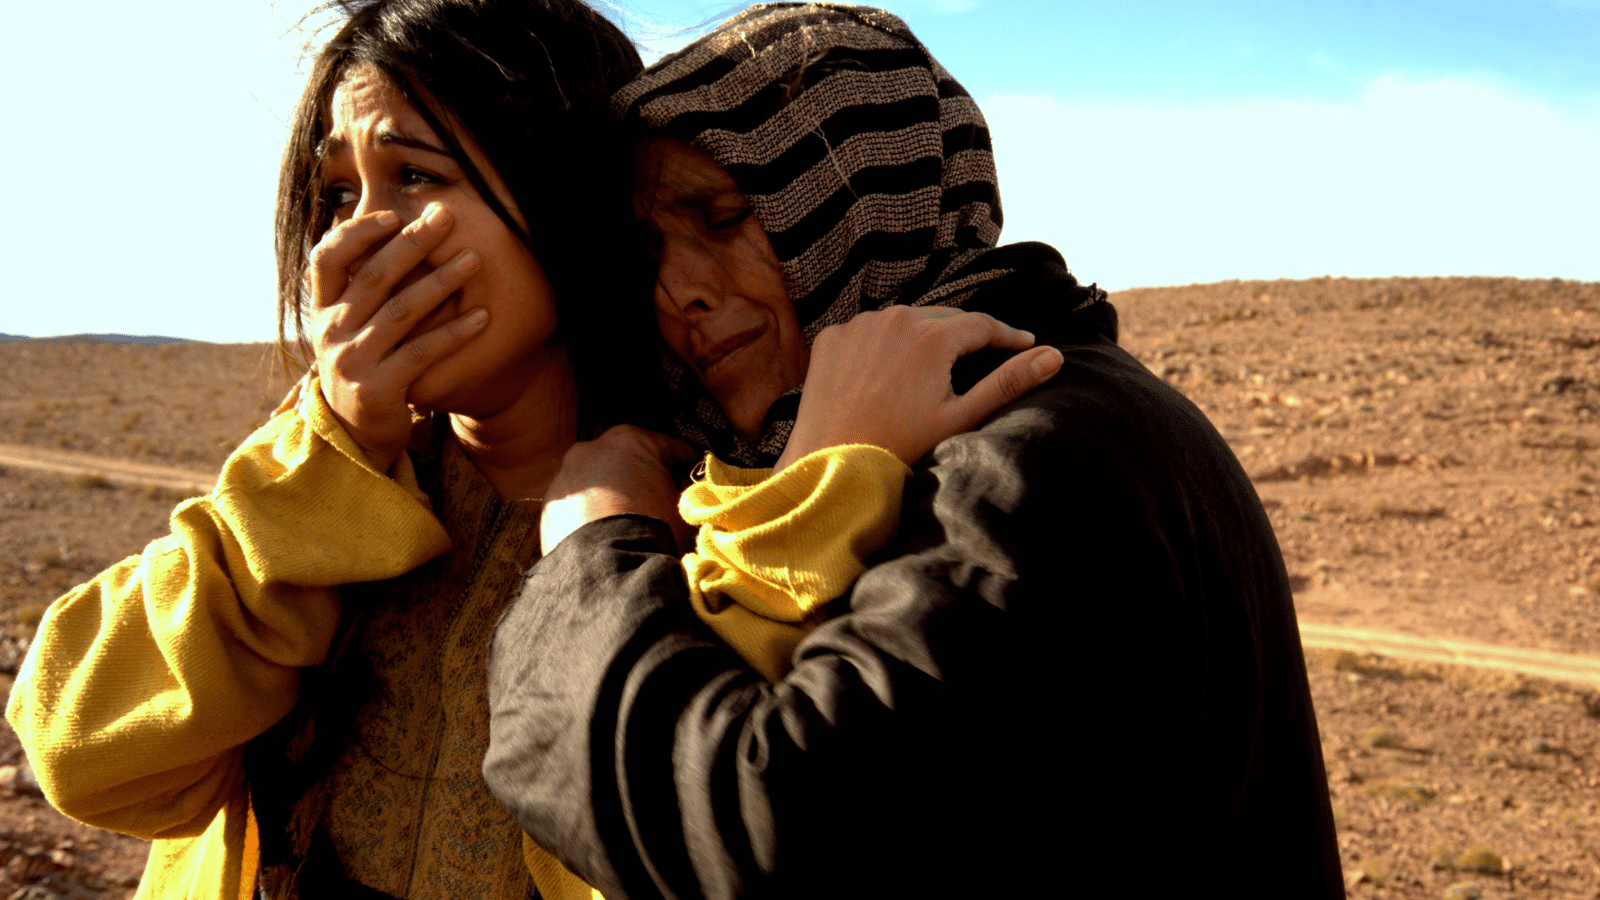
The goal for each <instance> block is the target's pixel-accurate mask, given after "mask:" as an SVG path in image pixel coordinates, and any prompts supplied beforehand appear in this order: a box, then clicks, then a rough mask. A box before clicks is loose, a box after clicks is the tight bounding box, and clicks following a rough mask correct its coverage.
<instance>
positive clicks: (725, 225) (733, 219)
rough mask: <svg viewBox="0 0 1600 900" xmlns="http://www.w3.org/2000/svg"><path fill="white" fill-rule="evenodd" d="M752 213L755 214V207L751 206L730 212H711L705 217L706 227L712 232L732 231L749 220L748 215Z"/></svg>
mask: <svg viewBox="0 0 1600 900" xmlns="http://www.w3.org/2000/svg"><path fill="white" fill-rule="evenodd" d="M753 212H755V207H753V206H746V207H744V208H743V209H739V210H735V211H731V212H730V211H726V210H712V211H710V212H708V213H707V215H706V227H707V228H708V229H710V230H711V231H712V232H727V231H732V230H734V229H736V228H738V227H739V226H740V225H743V224H744V220H745V219H748V218H750V214H751V213H753Z"/></svg>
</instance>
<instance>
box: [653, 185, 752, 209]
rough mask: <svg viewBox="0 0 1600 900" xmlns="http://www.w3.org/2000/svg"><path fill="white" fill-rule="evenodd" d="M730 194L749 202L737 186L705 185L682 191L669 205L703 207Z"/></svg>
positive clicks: (690, 207)
mask: <svg viewBox="0 0 1600 900" xmlns="http://www.w3.org/2000/svg"><path fill="white" fill-rule="evenodd" d="M731 196H736V197H738V198H739V199H740V201H741V202H744V203H749V202H750V198H749V197H746V196H745V194H744V192H743V191H741V190H739V189H738V187H735V186H727V185H723V186H717V185H707V186H705V187H700V188H695V189H694V190H692V191H684V192H683V193H681V194H679V195H678V196H676V197H674V198H673V199H672V203H671V204H670V205H671V206H672V207H673V208H675V209H684V208H688V209H703V208H705V207H707V206H710V205H712V204H713V203H715V202H717V201H718V200H721V199H723V198H724V197H731Z"/></svg>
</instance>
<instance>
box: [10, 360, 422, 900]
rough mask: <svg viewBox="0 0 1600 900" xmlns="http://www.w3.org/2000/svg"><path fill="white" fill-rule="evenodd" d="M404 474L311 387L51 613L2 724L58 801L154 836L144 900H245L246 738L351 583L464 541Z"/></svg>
mask: <svg viewBox="0 0 1600 900" xmlns="http://www.w3.org/2000/svg"><path fill="white" fill-rule="evenodd" d="M394 476H395V477H393V478H390V477H386V476H385V475H383V474H381V473H379V472H376V471H374V470H372V468H371V467H370V466H369V465H368V463H367V462H366V457H365V455H364V454H363V453H362V452H361V451H360V449H359V448H357V447H356V446H355V444H354V442H353V441H351V440H350V438H349V437H348V436H347V435H346V434H345V433H344V431H343V429H341V428H340V426H339V424H338V421H337V420H336V419H335V418H334V417H333V415H332V413H331V411H330V410H329V409H328V408H327V406H326V404H325V403H324V402H323V400H322V393H321V390H320V388H319V387H318V385H317V382H316V380H315V378H308V379H307V380H305V381H302V382H301V384H300V385H298V386H297V387H296V389H295V390H294V391H291V392H290V394H289V396H288V398H286V399H285V400H284V403H283V404H282V405H281V406H280V407H279V410H278V412H277V413H276V414H275V415H274V417H273V419H272V420H271V421H270V422H269V423H268V424H267V425H265V426H263V427H262V428H261V429H259V430H258V431H257V432H256V433H255V434H254V435H252V436H251V437H250V439H249V440H248V441H246V442H245V443H244V444H243V445H242V446H240V448H239V449H238V450H237V451H235V452H234V454H233V455H232V456H231V457H230V458H229V459H228V461H227V463H226V464H224V466H223V470H222V473H221V476H220V477H219V479H218V482H217V487H216V489H215V490H214V491H213V492H212V493H211V494H209V495H207V496H205V497H199V498H195V499H193V500H189V501H186V502H184V503H182V504H180V505H179V506H178V507H177V509H175V510H174V511H173V513H172V533H171V534H170V535H168V536H166V537H163V538H160V539H158V540H156V541H154V542H152V543H151V544H150V545H149V546H148V547H146V548H145V550H144V552H143V553H142V554H141V555H138V556H132V557H129V558H128V559H125V560H123V561H122V562H121V563H118V564H117V565H115V566H113V567H111V568H110V569H108V570H106V571H105V572H103V573H101V574H100V575H99V576H98V577H97V578H95V579H94V580H93V581H91V582H89V583H87V584H84V585H80V586H79V587H78V588H76V589H74V590H73V591H72V592H70V593H68V594H67V595H66V596H64V597H62V598H61V599H60V600H57V601H56V602H55V603H54V604H53V605H52V606H51V607H50V609H49V610H48V611H47V612H46V614H45V616H44V619H43V620H42V621H41V622H40V624H39V630H38V634H37V637H36V638H35V640H34V643H33V646H32V648H31V649H30V650H29V652H28V656H27V659H26V660H25V661H24V663H23V665H22V668H21V670H20V671H19V672H18V673H17V679H16V684H15V686H14V687H13V688H12V691H11V699H10V702H9V704H8V705H7V708H6V718H7V719H9V720H10V722H11V725H12V727H13V728H14V729H15V730H16V733H17V736H18V738H19V739H20V740H21V742H22V744H23V746H24V747H25V748H26V749H27V752H28V758H29V760H30V761H31V762H32V763H33V765H34V767H35V771H36V772H37V773H38V776H39V784H40V787H42V788H43V789H44V793H45V796H46V797H48V798H49V799H50V802H51V803H53V804H55V806H56V808H58V809H60V810H61V811H62V812H64V813H66V814H67V815H69V816H72V817H73V818H75V819H78V820H80V821H83V822H87V823H89V824H91V825H96V826H99V827H102V828H110V829H115V830H117V831H121V832H125V833H127V834H131V835H134V836H136V837H141V838H146V839H151V840H153V842H154V843H153V845H152V848H151V855H150V861H149V863H148V865H147V867H146V876H145V878H144V880H143V881H142V882H141V885H140V889H139V895H138V896H140V897H147V896H157V895H158V894H159V895H160V896H167V897H172V896H193V897H208V898H209V897H243V896H248V892H249V890H250V888H251V886H252V885H253V884H254V882H255V874H254V867H255V854H254V853H249V852H246V851H247V849H252V848H253V845H254V838H253V837H252V836H251V835H252V834H253V827H252V826H251V824H250V812H249V809H250V804H249V797H248V792H247V789H246V785H245V776H244V768H243V745H244V743H245V742H246V741H248V740H250V739H251V738H253V737H255V736H256V735H258V734H260V733H261V732H263V731H265V730H266V729H267V728H268V727H269V726H271V725H272V724H273V723H274V722H277V721H278V720H279V719H281V718H283V716H284V715H286V714H287V713H288V712H289V710H290V709H291V708H292V707H293V706H294V703H295V700H296V696H297V693H298V689H299V676H300V670H301V669H302V668H303V667H306V666H313V665H316V664H318V663H320V662H321V661H322V660H323V658H324V656H325V654H326V653H327V651H328V644H329V641H330V640H331V639H332V636H333V633H334V628H335V626H336V625H337V624H338V620H339V609H340V606H339V595H338V591H337V588H338V586H339V585H341V584H345V583H348V582H357V581H374V580H378V579H384V578H391V577H394V576H396V575H399V574H402V573H404V572H407V571H409V570H411V569H413V568H415V567H417V566H418V565H420V564H422V563H423V562H425V561H427V560H428V559H429V558H431V557H433V556H436V555H438V554H439V553H442V552H444V551H445V550H447V549H449V540H448V538H447V537H446V536H445V533H444V530H443V528H441V527H440V525H439V522H438V520H437V519H435V518H434V516H433V514H432V513H431V511H430V510H429V508H428V501H427V498H426V496H425V495H423V494H422V492H421V491H420V489H419V488H418V486H417V481H416V477H415V474H414V472H413V470H412V468H411V466H410V462H409V460H407V459H402V460H401V461H400V462H399V463H398V464H397V465H396V468H395V472H394ZM373 534H381V535H383V536H384V538H385V539H384V540H382V541H374V540H373V539H372V537H371V536H372V535H373Z"/></svg>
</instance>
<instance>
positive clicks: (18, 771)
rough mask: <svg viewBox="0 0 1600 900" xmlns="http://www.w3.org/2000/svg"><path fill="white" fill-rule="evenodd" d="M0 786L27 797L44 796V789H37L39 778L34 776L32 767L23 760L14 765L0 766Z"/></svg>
mask: <svg viewBox="0 0 1600 900" xmlns="http://www.w3.org/2000/svg"><path fill="white" fill-rule="evenodd" d="M0 788H5V789H6V790H8V791H10V792H11V793H13V794H23V795H25V796H28V797H43V796H44V791H42V790H40V789H39V779H38V778H35V777H34V774H33V767H32V766H30V765H28V764H27V763H25V762H24V763H22V764H20V765H15V766H0Z"/></svg>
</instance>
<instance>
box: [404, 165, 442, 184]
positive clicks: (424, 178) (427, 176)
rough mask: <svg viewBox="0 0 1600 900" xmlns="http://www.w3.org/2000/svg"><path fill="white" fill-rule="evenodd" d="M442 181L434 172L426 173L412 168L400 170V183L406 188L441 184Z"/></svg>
mask: <svg viewBox="0 0 1600 900" xmlns="http://www.w3.org/2000/svg"><path fill="white" fill-rule="evenodd" d="M442 181H443V179H441V178H440V177H439V176H437V175H435V174H433V173H432V172H426V171H423V170H422V169H415V168H412V167H411V166H407V167H405V168H404V169H401V170H400V183H401V184H402V185H404V186H406V187H415V186H417V185H423V184H439V183H441V182H442Z"/></svg>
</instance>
